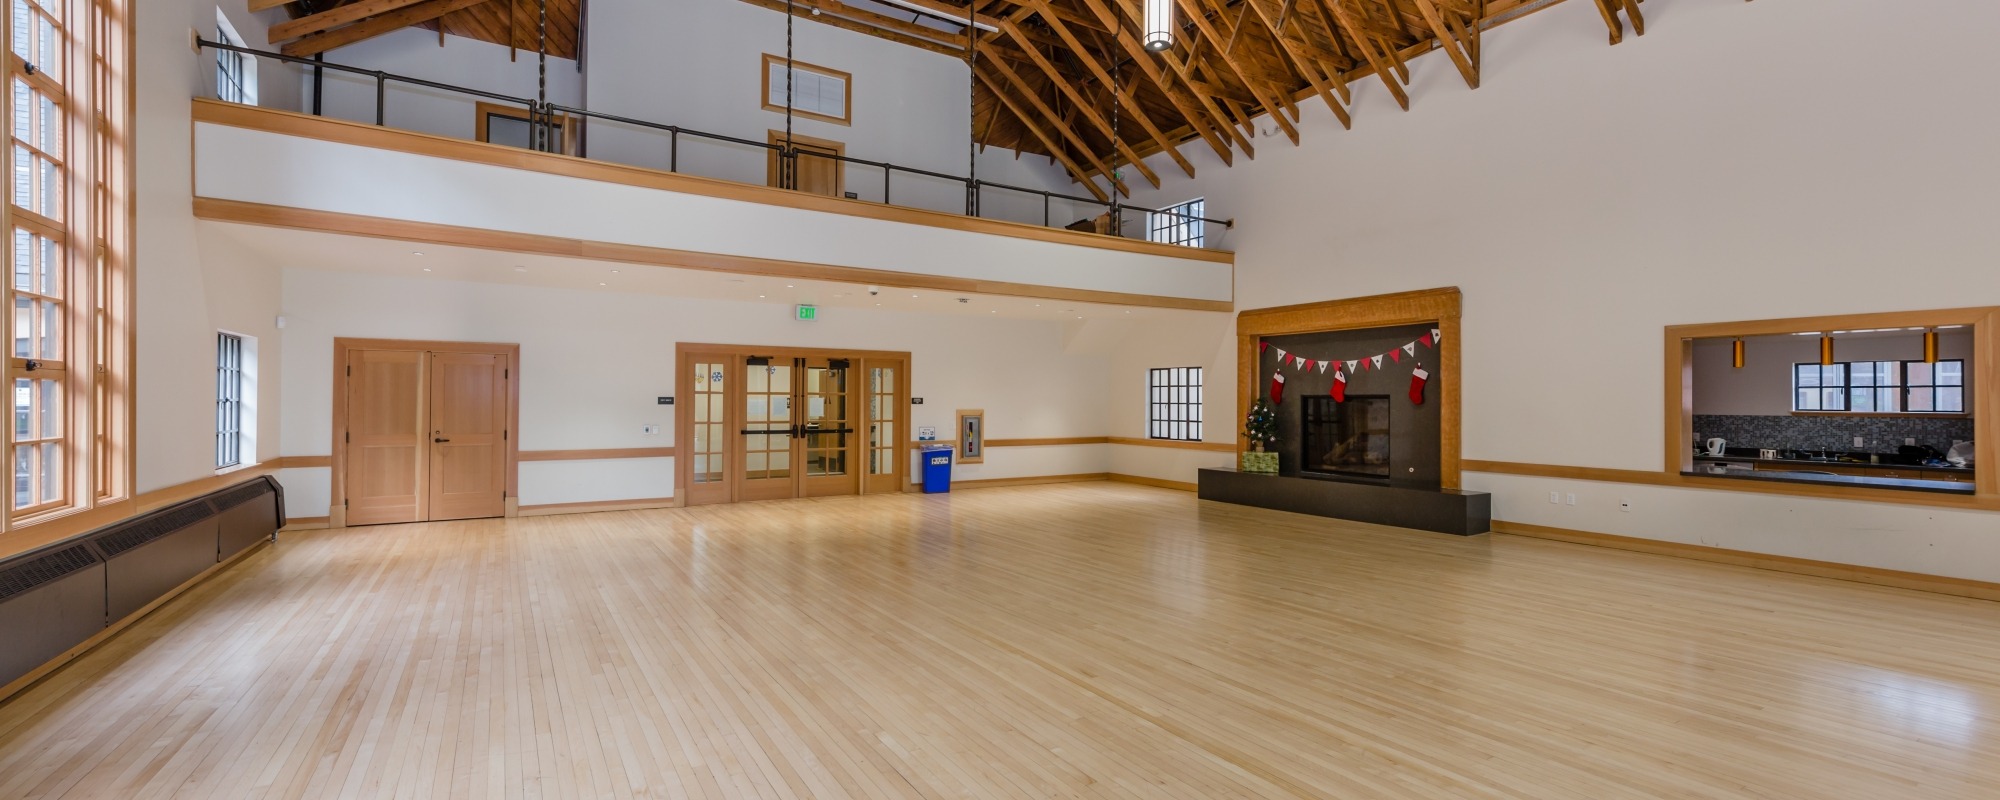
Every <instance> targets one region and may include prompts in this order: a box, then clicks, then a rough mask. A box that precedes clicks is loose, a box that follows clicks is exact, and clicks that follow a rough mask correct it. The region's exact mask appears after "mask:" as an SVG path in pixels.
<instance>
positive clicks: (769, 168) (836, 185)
mask: <svg viewBox="0 0 2000 800" xmlns="http://www.w3.org/2000/svg"><path fill="white" fill-rule="evenodd" d="M766 133H767V134H768V135H767V136H766V137H765V141H767V142H769V143H770V144H771V145H772V146H774V147H777V146H782V145H783V143H784V141H785V138H786V137H785V132H784V131H780V130H770V129H766ZM791 140H792V141H793V142H796V143H798V144H802V145H805V146H807V147H818V148H821V149H824V150H832V151H833V154H834V155H837V156H840V157H842V158H846V157H847V144H846V143H845V142H836V141H834V140H832V139H821V138H819V137H816V136H807V135H805V134H802V133H793V134H792V135H791ZM765 153H767V155H766V156H765V159H764V185H766V186H773V187H778V188H784V187H782V186H779V185H778V184H776V183H773V182H772V180H773V179H775V178H776V177H777V176H778V164H779V161H778V151H777V150H766V151H765ZM788 191H798V190H797V189H790V190H788ZM828 196H829V197H846V196H847V162H845V161H835V162H833V194H831V195H828Z"/></svg>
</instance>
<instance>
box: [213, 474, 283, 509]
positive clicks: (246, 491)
mask: <svg viewBox="0 0 2000 800" xmlns="http://www.w3.org/2000/svg"><path fill="white" fill-rule="evenodd" d="M270 493H271V485H270V484H269V483H265V482H264V481H256V482H254V483H250V484H247V485H244V486H239V487H237V488H235V489H232V490H230V491H229V492H228V493H227V494H223V495H219V496H217V497H213V498H210V499H209V501H208V502H209V503H210V504H212V505H214V506H215V510H216V512H217V513H220V512H223V511H228V510H229V509H232V508H235V507H237V506H240V505H243V504H244V503H248V502H250V501H252V500H255V499H257V498H259V497H263V496H264V495H267V494H270Z"/></svg>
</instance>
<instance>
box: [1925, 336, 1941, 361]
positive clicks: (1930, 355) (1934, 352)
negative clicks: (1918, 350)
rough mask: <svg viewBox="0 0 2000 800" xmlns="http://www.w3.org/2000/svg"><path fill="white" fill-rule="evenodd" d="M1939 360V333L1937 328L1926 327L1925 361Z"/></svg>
mask: <svg viewBox="0 0 2000 800" xmlns="http://www.w3.org/2000/svg"><path fill="white" fill-rule="evenodd" d="M1937 362H1938V335H1937V329H1936V328H1925V329H1924V363H1926V364H1936V363H1937Z"/></svg>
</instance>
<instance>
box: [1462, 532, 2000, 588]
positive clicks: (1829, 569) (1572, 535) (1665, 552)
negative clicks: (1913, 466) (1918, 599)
mask: <svg viewBox="0 0 2000 800" xmlns="http://www.w3.org/2000/svg"><path fill="white" fill-rule="evenodd" d="M1493 532H1494V533H1498V534H1505V535H1509V536H1525V537H1530V538H1535V539H1550V540H1554V541H1558V542H1569V543H1572V544H1583V545H1591V546H1594V547H1609V548H1613V549H1617V550H1630V551H1633V552H1639V553H1651V554H1653V555H1661V556H1673V557H1675V558H1688V559H1694V560H1696V561H1708V562H1712V563H1717V564H1730V565H1734V566H1739V567H1751V568H1754V569H1768V570H1773V571H1776V572H1789V573H1792V574H1795V575H1811V576H1813V577H1818V578H1833V579H1836V580H1843V581H1855V582H1857V583H1867V584H1873V585H1876V586H1892V587H1895V588H1898V589H1914V590H1916V591H1920V592H1935V593H1937V594H1948V595H1955V596H1958V597H1971V598H1976V599H1979V600H2000V583H1987V582H1984V581H1974V580H1967V579H1964V578H1950V577H1945V576H1942V575H1925V574H1923V573H1921V572H1902V571H1899V570H1889V569H1880V568H1877V567H1862V566H1855V565H1853V564H1840V563H1835V562H1831V561H1815V560H1812V559H1806V558H1795V557H1792V556H1774V555H1765V554H1762V553H1752V552H1748V551H1743V550H1728V549H1724V548H1720V547H1704V546H1701V545H1692V544H1682V543H1680V542H1663V541H1660V540H1657V539H1638V538H1634V537H1630V536H1616V535H1613V534H1608V533H1593V532H1590V531H1578V530H1570V529H1568V528H1552V527H1549V526H1546V525H1530V524H1528V523H1525V522H1506V521H1503V520H1494V521H1493Z"/></svg>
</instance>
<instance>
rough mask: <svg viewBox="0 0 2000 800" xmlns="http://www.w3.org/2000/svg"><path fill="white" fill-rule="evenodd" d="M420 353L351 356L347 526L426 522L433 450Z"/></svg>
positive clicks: (362, 352) (381, 352) (370, 352)
mask: <svg viewBox="0 0 2000 800" xmlns="http://www.w3.org/2000/svg"><path fill="white" fill-rule="evenodd" d="M426 355H427V354H426V353H424V352H423V351H421V350H349V351H347V432H346V439H347V441H346V442H345V445H346V449H347V459H346V464H345V469H344V470H343V476H342V477H343V483H344V485H345V492H346V501H347V506H346V510H347V523H346V524H348V525H381V524H385V523H392V522H418V521H421V520H424V519H427V517H426V514H427V513H428V511H429V508H428V506H429V501H430V497H429V495H428V493H427V492H426V485H427V483H428V481H427V478H428V475H429V467H430V464H429V461H430V455H431V448H430V442H429V438H430V437H429V436H427V435H426V434H428V433H429V431H428V430H427V429H426V428H425V423H424V412H425V407H424V405H425V404H424V399H425V398H424V390H425V385H424V368H425V359H426Z"/></svg>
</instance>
